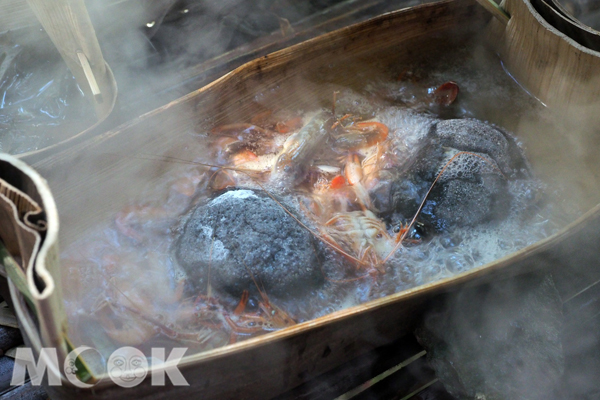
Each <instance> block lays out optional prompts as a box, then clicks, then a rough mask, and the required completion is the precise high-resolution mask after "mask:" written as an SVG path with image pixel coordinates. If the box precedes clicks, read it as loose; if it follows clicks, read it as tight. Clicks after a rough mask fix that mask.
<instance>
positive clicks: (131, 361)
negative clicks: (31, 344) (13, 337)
mask: <svg viewBox="0 0 600 400" xmlns="http://www.w3.org/2000/svg"><path fill="white" fill-rule="evenodd" d="M186 351H187V348H185V347H176V348H174V349H172V350H171V352H170V354H169V356H168V357H167V358H166V359H165V349H163V348H152V350H151V357H150V361H151V363H149V362H148V358H146V356H145V355H144V353H142V352H141V351H140V350H138V349H136V348H135V347H120V348H118V349H117V350H115V351H114V352H113V353H112V354H111V355H110V357H109V358H108V361H107V362H106V372H107V375H108V378H109V379H110V380H112V381H113V382H114V383H115V384H117V385H119V386H121V387H124V388H132V387H135V386H137V385H139V384H140V383H142V381H143V380H144V379H145V378H146V376H147V375H148V372H149V371H150V373H151V377H150V378H151V384H152V386H164V385H165V382H166V379H165V376H168V377H169V380H170V381H171V383H172V384H173V385H174V386H189V383H188V382H187V381H186V379H185V378H184V377H183V375H182V374H181V371H179V368H178V367H177V366H178V365H179V361H180V360H181V358H182V357H183V356H184V354H185V352H186ZM84 353H88V354H85V358H86V359H96V360H102V359H103V357H102V355H101V354H100V352H99V351H98V350H96V349H94V348H92V347H88V346H80V347H77V348H76V349H74V350H73V351H71V352H70V353H69V354H68V355H67V357H66V358H65V360H64V363H63V365H62V367H63V372H64V377H66V378H67V380H68V381H69V382H70V383H71V384H73V385H74V386H76V387H79V388H84V389H87V388H91V387H94V386H95V385H97V384H98V383H99V382H95V383H86V382H83V381H81V380H80V379H79V376H78V372H80V371H79V367H78V361H77V360H78V358H79V357H83V355H84ZM91 353H96V354H91ZM163 364H164V365H163ZM79 365H80V364H79ZM26 373H29V377H30V379H31V384H32V385H34V386H39V385H41V384H42V380H43V378H44V376H45V375H46V374H48V385H50V386H60V385H62V379H61V374H60V368H59V360H58V355H57V352H56V349H55V348H51V347H45V348H42V350H41V352H40V356H39V357H38V360H37V361H36V360H35V357H34V356H33V351H32V350H31V349H30V348H27V347H20V348H18V349H17V354H16V355H15V367H14V369H13V374H12V378H11V381H10V384H11V385H13V386H20V385H24V384H25V377H26Z"/></svg>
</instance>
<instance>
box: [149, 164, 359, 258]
mask: <svg viewBox="0 0 600 400" xmlns="http://www.w3.org/2000/svg"><path fill="white" fill-rule="evenodd" d="M138 158H139V159H141V160H152V161H163V162H179V163H183V164H188V165H200V166H203V167H208V168H221V169H226V170H230V171H236V172H240V173H242V174H245V175H246V176H248V177H249V178H250V179H252V181H253V182H254V183H255V184H257V185H258V186H259V187H260V188H261V190H262V191H263V192H265V193H266V194H267V196H269V197H270V198H271V199H272V200H273V201H274V202H275V203H277V205H278V206H279V207H281V208H282V209H283V211H285V212H286V213H287V214H288V215H289V216H290V217H292V218H293V219H294V220H295V221H296V222H297V223H298V224H299V225H300V226H301V227H302V228H304V229H306V230H307V231H308V232H310V233H311V234H312V235H313V236H314V237H316V238H317V239H319V240H320V241H322V242H323V243H325V244H326V245H327V246H329V247H331V248H332V249H333V250H334V251H337V252H338V253H340V254H342V255H343V256H345V257H347V258H349V259H351V260H352V261H354V262H356V263H357V264H359V265H362V266H366V265H367V264H366V263H365V262H363V261H362V260H359V259H358V258H356V257H354V256H352V255H351V254H349V253H347V252H345V251H344V250H342V249H340V248H338V247H336V246H334V245H333V244H331V243H329V242H328V241H327V240H325V239H323V237H321V235H319V234H318V233H316V232H314V231H313V230H312V229H310V228H309V227H308V226H307V225H306V224H305V223H303V222H302V221H300V219H298V218H297V217H296V216H295V215H294V214H292V213H291V212H290V211H289V210H288V209H287V208H286V207H285V206H284V205H283V204H281V202H280V201H279V200H277V199H276V198H275V196H273V195H272V194H271V192H269V191H268V190H267V189H266V188H265V187H264V185H262V184H261V183H260V182H258V181H257V180H255V179H254V178H253V177H252V174H253V173H255V174H257V173H263V172H265V171H256V170H250V169H244V168H235V167H226V166H218V165H213V164H208V163H203V162H199V161H190V160H185V159H181V158H177V157H171V156H158V157H156V156H152V155H149V157H148V158H144V157H138Z"/></svg>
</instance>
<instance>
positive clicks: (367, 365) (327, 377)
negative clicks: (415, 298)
mask: <svg viewBox="0 0 600 400" xmlns="http://www.w3.org/2000/svg"><path fill="white" fill-rule="evenodd" d="M420 351H422V347H421V346H420V345H419V344H418V343H417V341H416V340H415V338H414V337H413V335H409V336H405V337H403V338H402V339H400V340H398V341H396V342H394V343H392V344H390V345H387V346H382V347H379V348H377V349H375V350H373V351H371V352H369V353H367V354H365V355H363V356H360V357H357V358H355V359H353V360H350V361H349V362H347V363H345V364H343V365H341V366H340V367H337V368H335V369H333V370H331V371H328V372H327V373H325V374H321V375H319V376H317V377H316V378H314V379H312V380H311V381H309V382H307V383H305V384H303V385H300V386H298V387H297V388H295V389H293V390H291V391H289V392H287V393H285V394H283V395H281V396H278V397H276V398H274V399H273V400H288V399H289V400H292V399H298V400H300V399H307V400H308V399H310V400H321V399H323V400H326V399H332V398H335V397H337V396H340V395H342V394H344V393H346V392H348V391H350V390H352V389H354V388H355V387H357V386H359V385H361V384H363V383H364V382H366V381H368V380H369V379H371V378H373V377H374V376H377V375H379V374H381V373H383V372H385V371H386V370H388V369H390V368H393V367H394V366H396V365H397V364H399V363H401V362H402V361H404V360H406V359H408V358H410V357H412V356H413V355H415V354H417V353H419V352H420Z"/></svg>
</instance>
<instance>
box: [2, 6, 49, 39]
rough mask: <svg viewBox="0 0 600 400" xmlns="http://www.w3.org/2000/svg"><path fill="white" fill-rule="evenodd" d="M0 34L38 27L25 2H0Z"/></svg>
mask: <svg viewBox="0 0 600 400" xmlns="http://www.w3.org/2000/svg"><path fill="white" fill-rule="evenodd" d="M0 10H1V12H0V32H4V31H12V30H15V29H20V28H28V27H32V26H39V25H40V23H39V22H38V20H37V19H36V18H35V15H34V14H33V11H32V10H31V8H30V7H29V5H27V1H26V0H0Z"/></svg>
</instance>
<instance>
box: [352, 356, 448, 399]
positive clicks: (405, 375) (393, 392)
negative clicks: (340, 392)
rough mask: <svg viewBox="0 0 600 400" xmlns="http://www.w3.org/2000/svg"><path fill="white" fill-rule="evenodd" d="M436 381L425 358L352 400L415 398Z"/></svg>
mask: <svg viewBox="0 0 600 400" xmlns="http://www.w3.org/2000/svg"><path fill="white" fill-rule="evenodd" d="M435 380H436V376H435V373H434V371H433V370H432V369H431V368H430V367H429V364H428V363H427V360H426V359H425V358H424V357H421V358H419V359H418V360H415V361H414V362H412V363H411V364H409V365H407V366H406V367H405V368H402V369H400V370H399V371H398V372H396V373H395V374H393V375H391V376H389V377H387V378H386V379H383V380H381V381H379V382H377V383H376V384H375V385H373V386H371V387H370V388H369V389H367V390H365V391H363V392H361V393H360V394H358V395H357V396H355V397H352V400H379V399H390V400H392V399H394V400H400V399H404V398H407V397H409V398H410V397H413V396H411V395H415V394H416V393H418V392H419V391H420V389H421V388H424V387H428V385H429V384H431V383H432V382H433V381H435Z"/></svg>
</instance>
